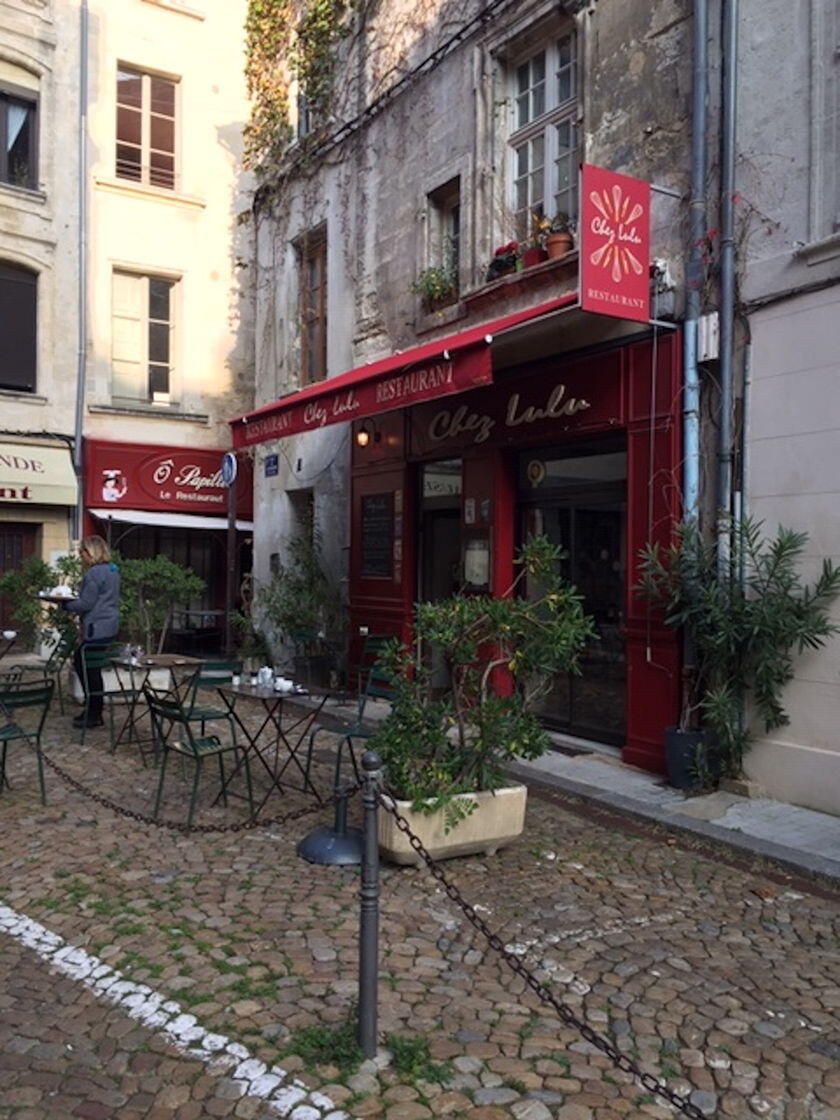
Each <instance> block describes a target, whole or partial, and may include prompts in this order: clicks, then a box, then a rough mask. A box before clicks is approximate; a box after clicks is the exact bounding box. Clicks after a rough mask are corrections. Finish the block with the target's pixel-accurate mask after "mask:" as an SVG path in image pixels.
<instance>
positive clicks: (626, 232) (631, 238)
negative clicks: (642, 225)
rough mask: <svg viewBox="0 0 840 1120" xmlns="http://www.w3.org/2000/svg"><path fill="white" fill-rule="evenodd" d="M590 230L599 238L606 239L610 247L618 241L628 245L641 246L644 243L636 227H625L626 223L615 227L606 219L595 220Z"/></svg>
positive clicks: (620, 223)
mask: <svg viewBox="0 0 840 1120" xmlns="http://www.w3.org/2000/svg"><path fill="white" fill-rule="evenodd" d="M637 209H638V208H637ZM590 228H591V230H592V232H593V233H594V234H596V235H597V236H598V237H606V238H607V239H608V242H609V244H610V245H612V244H613V243H614V242H616V241H621V242H623V243H624V244H627V245H641V243H642V239H641V237H640V236H639V234H638V233H637V232H636V227H635V225H625V223H624V222H619V223H618V224H617V225H615V226H613V225H611V224H610V222H608V221H607V219H606V218H593V219H592V221H591V223H590Z"/></svg>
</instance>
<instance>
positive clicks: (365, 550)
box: [361, 493, 394, 579]
mask: <svg viewBox="0 0 840 1120" xmlns="http://www.w3.org/2000/svg"><path fill="white" fill-rule="evenodd" d="M393 557H394V495H393V494H392V493H387V494H365V495H364V496H363V498H362V571H361V575H362V578H363V579H370V578H374V579H375V578H384V579H390V577H391V575H392V573H393V563H394V559H393Z"/></svg>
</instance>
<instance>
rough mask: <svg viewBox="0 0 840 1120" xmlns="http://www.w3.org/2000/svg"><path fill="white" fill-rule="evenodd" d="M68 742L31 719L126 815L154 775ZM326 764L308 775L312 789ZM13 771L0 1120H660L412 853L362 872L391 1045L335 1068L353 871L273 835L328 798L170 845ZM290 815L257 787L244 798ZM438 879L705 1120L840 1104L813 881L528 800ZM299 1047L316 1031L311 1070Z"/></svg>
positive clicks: (805, 1113)
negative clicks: (47, 948)
mask: <svg viewBox="0 0 840 1120" xmlns="http://www.w3.org/2000/svg"><path fill="white" fill-rule="evenodd" d="M68 732H69V716H68V717H65V718H62V717H60V716H58V715H56V716H55V717H53V718H52V719H51V724H50V730H49V735H48V737H47V744H46V746H47V750H48V751H49V752H51V754H52V755H53V757H54V758H55V759H56V760H57V761H59V762H61V764H62V765H63V766H64V767H65V768H66V769H67V770H68V771H70V772H71V773H72V774H73V775H74V776H76V777H77V778H78V779H79V780H81V781H83V782H85V783H86V784H87V785H89V786H90V787H92V788H94V789H95V790H97V792H99V793H100V794H105V795H107V796H110V797H112V798H113V799H114V800H116V801H118V802H120V803H121V804H123V805H125V806H126V807H128V808H131V809H135V810H140V811H148V809H149V806H150V804H151V799H152V793H153V790H154V785H155V780H156V775H155V771H154V770H153V769H152V768H151V767H149V768H148V769H143V768H142V767H141V766H140V763H139V761H138V760H137V758H135V757H134V756H133V755H132V754H131V753H130V752H129V751H128V750H121V751H120V752H118V753H117V755H116V756H111V755H109V754H108V753H107V750H106V746H105V739H104V736H103V735H101V734H99V733H97V734H95V735H93V736H91V738H90V740H89V741H88V742H87V743H86V744H85V746H84V747H79V746H78V744H77V743H76V742H75V738H74V737H72V736H71V735H70V734H69V733H68ZM328 761H329V760H328V758H327V757H325V758H324V759H323V761H322V763H321V764H320V765H319V767H318V781H319V782H320V783H321V785H322V788H324V790H326V789H327V786H328V783H329V779H330V770H329V765H328ZM9 776H10V778H11V781H12V785H13V788H12V790H11V791H6V792H5V793H4V795H3V798H2V800H0V903H2V908H0V1116H8V1117H14V1118H15V1120H62V1118H64V1117H68V1118H69V1117H86V1118H88V1120H107V1118H110V1117H114V1118H119V1120H135V1118H137V1120H139V1118H140V1117H143V1118H144V1120H168V1118H170V1117H171V1118H173V1120H198V1118H202V1117H227V1116H235V1117H255V1118H257V1120H263V1117H267V1116H276V1115H278V1113H279V1114H287V1115H292V1116H294V1117H295V1120H315V1117H318V1116H326V1115H329V1114H330V1110H331V1109H332V1108H335V1109H341V1110H343V1111H344V1112H346V1113H347V1114H348V1115H349V1116H353V1117H376V1116H382V1117H385V1118H386V1120H422V1118H423V1117H427V1116H449V1117H453V1118H454V1120H457V1118H459V1117H463V1118H469V1120H508V1118H510V1117H515V1118H517V1120H551V1118H557V1120H586V1118H588V1117H593V1118H596V1120H616V1118H620V1117H641V1116H652V1117H658V1116H662V1117H666V1116H669V1115H672V1109H671V1108H670V1107H669V1106H668V1105H666V1104H664V1103H662V1102H661V1101H659V1099H657V1098H654V1097H653V1096H651V1095H650V1094H649V1093H647V1092H646V1091H645V1090H643V1089H642V1088H641V1087H640V1086H639V1085H638V1083H637V1082H635V1081H633V1080H632V1078H630V1077H629V1076H628V1075H626V1074H624V1073H622V1072H620V1071H618V1070H616V1069H615V1068H614V1067H613V1066H612V1065H611V1063H610V1061H609V1059H607V1058H606V1057H604V1056H603V1055H602V1054H600V1053H599V1052H598V1051H596V1050H595V1049H594V1048H593V1047H592V1046H591V1045H589V1044H588V1043H586V1042H583V1041H581V1040H580V1038H579V1037H578V1036H577V1034H576V1033H575V1032H574V1030H572V1029H570V1028H568V1027H566V1026H563V1025H562V1024H560V1023H559V1022H558V1020H557V1019H556V1017H555V1016H554V1015H553V1013H551V1011H550V1009H549V1008H548V1007H546V1006H544V1005H541V1004H540V1003H539V1002H538V1001H537V1000H536V997H534V996H533V995H532V994H531V993H530V992H529V991H528V990H527V989H526V987H525V985H524V983H523V982H522V981H521V980H520V979H519V978H518V977H516V976H514V975H513V974H512V973H511V971H510V969H509V968H508V966H507V965H505V964H504V963H503V962H502V961H501V960H500V959H499V958H498V957H497V956H496V955H495V954H494V953H492V951H490V950H488V948H487V946H486V944H485V943H484V942H483V940H482V938H481V936H480V935H479V934H477V933H476V932H475V931H474V930H473V929H472V927H471V926H470V925H469V924H468V923H467V922H466V920H465V919H464V917H463V915H462V914H461V912H460V911H459V910H458V909H457V908H456V906H455V905H454V904H453V903H452V902H451V901H450V900H449V899H448V898H447V896H446V895H445V894H443V893H442V892H441V891H440V890H439V889H438V888H437V887H436V885H435V883H434V881H433V880H432V879H431V878H430V876H429V875H428V873H427V872H426V871H425V870H423V869H396V868H385V869H383V884H382V886H383V894H382V928H381V954H382V955H381V971H382V983H381V1000H380V1027H381V1033H382V1037H383V1042H384V1045H385V1050H384V1051H383V1053H382V1054H380V1055H379V1057H378V1058H377V1061H376V1062H374V1063H364V1064H362V1065H361V1067H359V1066H358V1065H357V1064H354V1063H353V1061H352V1058H353V1055H352V1053H349V1047H348V1044H347V1036H348V1034H349V1031H348V1030H346V1029H345V1030H342V1028H343V1027H345V1025H346V1024H347V1023H348V1021H349V1018H350V1017H351V1016H352V1011H353V1001H354V998H355V994H356V938H357V890H358V881H357V871H356V869H343V868H330V867H318V866H313V865H310V864H306V863H303V862H302V861H300V860H299V859H297V858H296V856H295V852H294V845H295V842H296V841H297V840H298V839H299V838H300V836H301V835H303V834H304V833H305V832H306V831H308V829H309V828H310V827H312V826H314V824H316V823H322V822H323V820H324V819H325V815H324V814H323V813H321V814H318V813H316V814H314V816H313V817H311V818H305V819H303V820H301V821H298V822H296V823H295V824H294V825H291V826H288V827H283V826H275V827H269V828H265V829H256V830H253V831H247V832H238V833H233V834H196V833H192V834H190V835H182V834H180V833H177V832H171V831H163V830H160V829H154V828H151V827H148V826H145V825H142V824H138V823H135V822H132V821H128V820H124V819H121V818H118V817H115V816H114V815H113V814H112V813H111V812H109V811H107V810H105V809H104V808H101V807H100V806H98V805H96V804H95V803H93V802H91V801H89V800H87V799H85V798H83V797H82V796H81V795H80V794H78V793H77V792H75V791H73V790H70V789H68V788H67V787H66V786H64V785H63V783H61V782H60V781H59V780H58V778H57V777H56V776H55V775H54V774H52V773H50V772H49V771H48V774H47V778H48V794H49V800H50V804H49V806H48V807H47V808H46V809H45V808H43V807H42V806H41V805H40V803H39V801H38V800H37V785H36V782H35V775H34V760H33V759H32V758H31V757H28V756H22V755H21V754H20V752H19V751H18V752H17V753H16V754H15V755H14V756H13V757H12V759H11V762H10V767H9ZM205 781H206V783H207V784H206V786H205V788H204V790H203V792H202V797H201V800H200V806H199V814H198V819H199V821H200V822H201V823H217V824H223V823H226V822H227V823H233V822H235V821H241V820H242V819H243V817H244V805H243V804H242V803H238V802H232V803H231V806H230V808H228V809H224V808H221V807H218V808H214V807H211V805H210V802H211V800H212V796H213V793H214V789H213V783H212V779H211V778H210V776H208V777H207V778H206V779H205ZM187 797H188V787H187V785H185V784H183V783H182V782H181V781H180V780H179V778H178V775H177V771H176V772H174V773H173V774H172V775H170V777H169V778H168V782H167V797H166V799H165V805H164V813H163V815H164V816H165V817H166V818H168V819H172V820H183V819H184V818H185V812H186V803H187ZM561 800H562V799H561ZM303 804H304V801H303V799H302V797H301V796H300V795H297V794H293V793H287V794H286V795H283V796H281V795H279V794H274V795H272V797H271V798H270V799H269V801H268V804H267V806H266V812H267V813H268V814H269V815H271V816H279V815H282V814H283V813H286V812H288V811H290V810H294V809H298V808H300V807H302V805H303ZM354 811H355V812H358V806H354ZM310 822H311V823H310ZM446 869H447V873H448V874H450V876H451V878H452V879H453V881H454V882H455V883H456V884H457V885H458V887H459V889H460V890H461V891H462V892H463V894H464V896H465V897H466V898H467V899H468V900H470V901H471V902H473V903H479V904H480V906H481V910H480V912H481V914H482V916H483V917H484V918H485V920H487V921H488V923H489V924H490V925H491V926H492V927H493V928H494V929H497V930H498V931H499V932H500V933H501V935H502V937H503V938H504V940H505V942H506V944H507V945H508V946H510V947H511V948H512V949H513V951H514V952H515V953H517V954H519V955H521V957H522V959H523V960H524V961H526V962H527V963H528V964H529V966H530V967H532V968H533V969H534V970H535V971H536V973H537V975H538V976H540V977H541V978H544V979H546V980H548V981H550V982H551V984H552V986H553V989H554V990H556V991H557V993H558V994H559V996H560V997H561V998H562V999H563V1000H565V1001H566V1002H567V1003H568V1004H569V1005H571V1006H572V1007H573V1008H574V1009H575V1011H576V1013H577V1014H578V1015H580V1017H581V1018H583V1019H585V1020H586V1022H588V1023H589V1025H590V1026H592V1027H593V1028H594V1029H596V1030H598V1031H599V1032H601V1033H603V1034H604V1035H606V1036H607V1037H608V1038H610V1039H611V1040H612V1041H613V1042H614V1043H615V1044H616V1045H617V1047H618V1048H619V1049H620V1050H622V1051H623V1052H624V1053H626V1054H627V1055H629V1056H631V1057H632V1058H633V1059H634V1060H636V1061H637V1062H638V1063H639V1064H640V1065H642V1066H643V1067H644V1068H645V1069H646V1070H648V1071H649V1072H650V1073H652V1074H653V1075H655V1076H656V1077H658V1078H661V1079H663V1080H665V1081H667V1083H668V1085H669V1086H670V1087H671V1088H672V1089H674V1090H676V1091H677V1092H680V1093H684V1094H688V1095H690V1097H691V1099H692V1101H693V1102H694V1103H695V1104H696V1105H697V1106H699V1107H700V1108H701V1109H702V1110H703V1111H704V1112H706V1113H707V1114H708V1115H716V1116H723V1117H742V1116H743V1117H753V1116H759V1117H769V1118H771V1120H805V1118H808V1120H840V1029H839V1028H838V1012H839V1011H840V952H839V951H838V946H840V940H838V937H839V936H840V929H839V928H838V927H840V907H838V901H837V899H836V898H832V897H831V896H830V895H829V893H828V892H823V894H820V893H815V892H812V891H811V890H810V889H809V888H808V887H802V886H801V885H799V884H797V885H796V888H795V889H792V888H791V886H790V885H789V884H785V882H784V881H780V879H779V877H778V876H774V875H771V874H770V873H769V872H768V869H766V868H762V867H760V866H756V867H755V868H752V869H745V868H743V867H732V866H728V865H727V864H726V863H725V862H724V861H722V860H721V859H719V858H710V857H709V856H708V855H705V854H702V853H698V852H695V851H692V850H691V849H690V848H683V847H682V845H681V844H668V843H667V842H666V841H665V839H664V838H663V837H662V836H661V835H656V834H653V833H650V834H647V833H645V832H641V834H640V832H639V830H638V829H636V830H635V831H627V830H625V829H624V828H622V827H620V826H615V827H613V826H612V824H611V823H609V822H607V823H604V821H603V820H592V819H587V818H586V817H585V816H582V815H581V814H580V813H579V812H576V811H570V808H569V807H568V806H566V805H563V804H562V803H558V802H557V799H554V800H553V801H551V802H548V801H544V800H540V799H538V798H535V797H532V798H531V800H530V805H529V812H528V820H527V827H526V833H525V835H524V837H523V838H522V839H521V840H520V841H519V842H517V843H516V844H514V845H512V846H511V847H510V848H508V849H506V850H504V851H503V852H501V853H499V854H498V855H497V856H495V857H493V858H492V859H485V858H471V859H462V860H457V861H452V862H451V863H449V864H448V865H447V868H446ZM3 908H4V909H3ZM11 912H13V913H14V914H15V915H21V916H25V917H26V919H29V920H31V921H32V922H34V923H39V924H40V926H41V927H45V929H46V930H47V931H50V933H51V934H53V935H55V937H56V938H57V939H61V941H55V942H53V943H52V944H62V943H66V944H67V945H68V946H73V947H76V948H77V949H79V950H83V951H84V953H86V954H89V955H90V957H91V958H96V961H97V962H101V964H100V965H98V967H102V968H105V966H107V967H108V969H113V970H116V971H118V972H119V974H120V976H121V977H123V978H125V980H126V982H131V983H133V984H134V985H138V986H140V987H139V989H138V990H139V991H141V992H143V993H147V992H150V994H149V995H144V996H143V997H142V999H151V1000H156V1001H157V1002H156V1003H155V1006H162V1007H164V1008H166V1007H167V1006H169V1008H170V1010H171V1011H172V1014H173V1015H174V1014H175V1012H176V1010H177V1013H178V1014H179V1015H180V1014H181V1013H182V1012H183V1013H184V1014H185V1015H189V1016H192V1017H193V1018H192V1019H190V1020H189V1024H190V1025H191V1026H192V1028H193V1033H192V1034H190V1032H189V1031H188V1032H187V1034H186V1035H184V1036H183V1037H182V1039H181V1041H182V1042H183V1043H186V1044H189V1040H190V1037H192V1038H193V1039H195V1038H196V1037H198V1036H200V1038H199V1041H198V1042H197V1043H195V1044H194V1045H193V1048H192V1051H191V1050H190V1049H189V1045H179V1039H178V1038H177V1037H175V1038H173V1036H172V1031H170V1033H169V1034H166V1033H165V1032H164V1031H163V1030H162V1029H156V1027H155V1022H156V1021H155V1020H153V1019H150V1018H147V1019H146V1020H145V1021H138V1019H137V1017H136V1015H135V1016H134V1017H132V1015H131V1014H129V1013H128V1010H127V1005H128V1004H129V1002H130V1001H129V1000H128V999H127V1000H126V1005H124V1006H120V1005H115V1004H114V1003H113V1002H109V999H108V998H107V993H105V994H103V993H101V992H99V991H98V990H92V989H91V986H90V983H89V977H88V980H87V981H86V980H85V979H84V977H82V976H81V973H84V971H85V968H87V965H85V966H84V968H81V969H80V970H78V971H77V973H76V974H73V973H72V969H70V973H71V974H67V970H65V971H64V972H63V973H60V972H59V971H57V968H56V963H55V962H53V963H49V961H48V960H46V959H45V952H44V950H43V945H44V944H46V943H47V942H48V941H49V940H50V939H49V935H48V934H43V935H40V936H41V942H40V943H33V941H32V940H30V941H29V942H27V943H25V944H24V943H22V942H21V936H20V934H19V933H18V936H15V934H14V929H13V927H12V924H11V922H12V920H11V919H8V920H7V921H6V923H5V925H4V924H3V921H2V915H3V913H5V914H6V915H8V914H9V913H11ZM20 928H23V927H22V926H21V927H20ZM36 928H37V927H36ZM24 940H25V938H24ZM34 941H35V942H37V938H35V939H34ZM39 944H40V945H41V949H40V950H39ZM56 955H57V956H58V954H56ZM67 959H68V960H69V961H70V962H71V963H72V961H73V960H74V959H82V958H81V957H79V958H74V957H73V955H72V953H71V954H70V956H69V957H68V958H67ZM106 971H107V970H106ZM138 998H140V997H138ZM176 1005H177V1008H176ZM182 1023H183V1020H182ZM170 1025H171V1021H170ZM312 1028H316V1029H314V1030H313V1029H312ZM196 1032H197V1033H196ZM175 1033H176V1034H177V1031H176V1032H175ZM208 1038H212V1039H215V1040H216V1041H215V1042H214V1043H213V1045H212V1046H211V1045H207V1046H204V1045H203V1040H206V1039H208ZM218 1040H221V1041H218ZM319 1043H321V1044H323V1043H327V1044H328V1045H329V1046H330V1047H331V1050H330V1059H331V1060H329V1061H326V1062H325V1061H324V1060H323V1057H322V1059H321V1063H320V1064H319V1061H318V1058H319V1055H318V1052H317V1044H319ZM231 1044H234V1045H233V1050H232V1052H231V1057H232V1058H235V1059H237V1060H239V1059H241V1062H242V1063H244V1065H243V1066H242V1067H241V1068H240V1069H239V1076H238V1077H237V1070H236V1069H235V1068H232V1067H233V1066H234V1065H235V1063H234V1062H233V1061H228V1062H227V1064H225V1061H220V1055H221V1056H222V1057H223V1055H224V1054H226V1053H228V1050H227V1047H228V1046H229V1045H231ZM213 1047H216V1050H214V1049H213ZM239 1047H241V1048H242V1049H241V1050H240V1049H239ZM208 1051H210V1052H208ZM388 1053H390V1055H391V1060H390V1062H388V1063H387V1064H386V1060H387V1057H388ZM247 1063H253V1064H252V1065H248V1064H247ZM259 1063H262V1064H259ZM272 1067H273V1068H279V1070H281V1071H283V1074H280V1073H277V1074H272V1072H271V1071H272ZM249 1076H250V1077H251V1080H250V1081H249V1080H248V1077H249ZM271 1076H276V1077H277V1079H278V1083H279V1081H280V1078H281V1076H285V1077H286V1081H285V1082H284V1085H287V1084H289V1083H290V1081H291V1079H292V1078H297V1079H299V1082H300V1084H301V1085H302V1086H304V1087H305V1088H306V1087H308V1088H310V1089H311V1090H313V1091H314V1092H315V1095H314V1096H313V1097H311V1098H310V1099H309V1100H304V1099H303V1098H302V1092H303V1091H305V1088H304V1090H301V1091H299V1092H298V1093H296V1094H292V1095H291V1096H290V1097H287V1098H282V1097H281V1098H279V1099H278V1100H276V1101H274V1102H272V1101H271V1100H270V1099H269V1096H270V1094H269V1093H268V1091H267V1090H266V1091H262V1092H260V1091H258V1089H257V1088H254V1087H253V1086H254V1083H255V1082H257V1083H259V1086H261V1089H262V1090H265V1089H266V1083H265V1082H260V1078H261V1077H271ZM282 1087H283V1086H279V1088H282ZM319 1092H320V1093H322V1094H323V1096H319V1095H318V1093H319ZM328 1100H329V1101H332V1102H334V1105H330V1104H328V1103H327V1101H328ZM296 1110H297V1111H296ZM333 1115H334V1116H335V1113H333Z"/></svg>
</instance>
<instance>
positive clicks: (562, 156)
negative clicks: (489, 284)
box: [505, 26, 582, 241]
mask: <svg viewBox="0 0 840 1120" xmlns="http://www.w3.org/2000/svg"><path fill="white" fill-rule="evenodd" d="M564 44H567V53H566V58H565V60H564V58H563V54H562V48H563V45H564ZM540 55H544V56H545V62H544V74H543V82H542V85H543V103H542V106H541V108H538V109H537V111H536V112H534V106H533V100H534V96H533V91H534V90H535V89H536V88H537V87H536V85H535V84H534V82H533V80H532V81H531V82H530V84H529V85H528V86H527V87H525V88H524V89H520V88H519V86H518V80H519V75H520V72H521V70H522V68H523V67H525V66H527V67H531V66H533V64H534V61H535V60H536V59H537V58H539V56H540ZM563 73H565V74H567V75H568V87H569V95H568V96H567V97H565V98H563V99H562V100H561V96H560V95H561V88H560V86H561V74H563ZM529 76H530V77H532V75H529ZM505 78H506V83H507V89H508V94H509V103H510V116H509V131H508V137H507V147H506V150H507V152H508V157H509V160H508V162H509V173H508V177H507V185H506V195H507V197H508V199H509V201H510V210H511V214H512V218H513V226H514V230H513V232H514V236H515V237H517V239H519V240H523V241H524V240H527V239H528V238H529V237H530V235H531V225H532V221H533V217H534V215H540V216H541V215H547V216H549V217H551V216H553V215H554V214H557V213H558V212H564V213H567V214H568V215H569V218H570V219H571V220H572V221H575V220H576V219H577V216H578V211H579V206H580V199H579V197H578V192H579V184H578V168H579V165H580V161H581V154H582V153H581V142H582V136H581V129H580V108H581V101H580V63H579V58H578V36H577V33H576V30H575V28H574V27H569V26H566V27H560V28H557V29H556V30H553V31H552V32H551V34H550V35H548V34H546V35H544V36H541V37H540V43H539V46H536V47H535V46H534V44H533V43H531V44H529V47H528V49H526V50H521V51H519V52H517V53H512V54H511V56H510V59H509V61H508V64H507V67H506V74H505ZM526 93H527V95H528V101H529V113H528V115H527V117H526V119H525V120H524V121H522V122H521V123H520V116H519V109H520V98H521V97H522V95H523V94H526ZM561 128H568V130H569V133H570V141H571V142H570V143H569V144H567V145H566V146H565V147H561V145H560V142H559V131H560V129H561ZM540 143H541V144H542V162H541V164H540V166H539V177H540V189H539V191H535V190H532V182H531V181H530V180H534V178H535V173H534V168H533V163H532V161H531V160H530V158H529V159H528V166H527V169H525V168H523V167H522V165H521V163H520V158H519V152H520V151H522V150H523V149H524V148H526V146H527V147H528V148H529V149H534V148H536V146H537V145H538V144H540ZM561 160H562V161H565V162H566V163H567V164H568V167H567V176H568V177H567V179H566V180H565V182H561V177H560V172H559V165H560V162H561ZM523 178H527V179H528V180H529V182H528V183H527V190H526V201H525V204H524V205H519V195H518V184H519V183H520V181H521V180H522V179H523Z"/></svg>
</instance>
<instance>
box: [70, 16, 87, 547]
mask: <svg viewBox="0 0 840 1120" xmlns="http://www.w3.org/2000/svg"><path fill="white" fill-rule="evenodd" d="M87 111H88V4H87V0H82V4H81V9H80V13H79V246H78V249H79V252H78V258H79V303H78V315H77V320H78V321H77V328H78V338H79V349H78V357H77V362H76V415H75V423H74V427H73V468H74V470H75V471H76V480H77V486H78V493H77V498H76V509H75V516H74V519H73V536H74V537H75V539H76V540H78V539H79V537H81V535H82V518H83V517H84V510H85V488H84V457H83V447H82V428H83V423H84V415H85V382H86V380H87V369H86V349H87V199H88V189H87Z"/></svg>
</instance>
